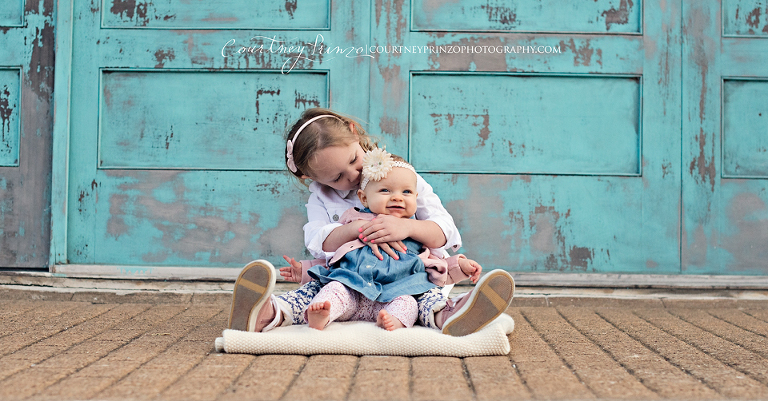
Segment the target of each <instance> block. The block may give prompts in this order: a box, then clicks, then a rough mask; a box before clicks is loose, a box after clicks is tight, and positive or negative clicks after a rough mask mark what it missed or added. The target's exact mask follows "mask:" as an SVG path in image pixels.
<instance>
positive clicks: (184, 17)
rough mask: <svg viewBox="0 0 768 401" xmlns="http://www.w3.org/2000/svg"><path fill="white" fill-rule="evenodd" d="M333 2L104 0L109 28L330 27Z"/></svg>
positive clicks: (288, 28) (103, 22)
mask: <svg viewBox="0 0 768 401" xmlns="http://www.w3.org/2000/svg"><path fill="white" fill-rule="evenodd" d="M330 8H331V4H330V1H313V0H289V1H280V2H277V1H268V2H264V1H262V2H250V1H242V0H218V1H215V2H211V1H206V0H191V1H178V0H152V1H142V0H138V1H137V0H102V10H104V11H105V12H104V13H102V16H103V17H102V24H103V27H105V28H153V29H156V28H167V29H259V30H261V29H279V30H297V29H312V30H327V29H329V28H330Z"/></svg>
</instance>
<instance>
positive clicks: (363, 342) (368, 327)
mask: <svg viewBox="0 0 768 401" xmlns="http://www.w3.org/2000/svg"><path fill="white" fill-rule="evenodd" d="M514 328H515V322H514V320H512V317H511V316H509V315H507V314H502V315H501V316H499V317H498V318H497V319H496V320H494V321H493V322H491V324H489V325H488V326H486V327H484V328H483V329H482V330H480V331H478V332H476V333H473V334H470V335H468V336H464V337H451V336H448V335H444V334H442V333H440V332H439V331H437V330H433V329H428V328H426V327H421V326H418V327H412V328H409V329H398V330H394V331H386V330H384V329H381V328H379V327H376V325H375V324H374V323H369V322H333V323H331V324H329V325H328V327H326V328H325V329H324V330H315V329H310V328H309V327H308V326H306V325H301V326H288V327H278V328H275V329H274V330H271V331H268V332H266V333H249V332H245V331H238V330H224V334H223V337H219V338H217V339H216V342H215V345H216V350H217V351H219V352H221V351H223V352H227V353H239V354H298V355H314V354H347V355H397V356H426V355H432V356H454V357H468V356H485V355H506V354H508V353H509V349H510V348H509V347H510V346H509V339H508V338H507V335H508V334H510V333H512V330H514Z"/></svg>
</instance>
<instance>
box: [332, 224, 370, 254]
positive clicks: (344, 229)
mask: <svg viewBox="0 0 768 401" xmlns="http://www.w3.org/2000/svg"><path fill="white" fill-rule="evenodd" d="M367 223H368V222H367V221H365V220H356V221H352V222H349V223H347V224H344V225H343V226H340V227H336V228H334V229H333V231H331V232H330V233H329V234H328V236H327V237H325V241H323V251H325V252H335V251H336V250H337V249H339V247H340V246H342V245H344V244H346V243H347V242H349V241H352V240H354V239H356V238H358V236H359V235H360V231H359V229H360V227H362V226H363V225H365V224H367Z"/></svg>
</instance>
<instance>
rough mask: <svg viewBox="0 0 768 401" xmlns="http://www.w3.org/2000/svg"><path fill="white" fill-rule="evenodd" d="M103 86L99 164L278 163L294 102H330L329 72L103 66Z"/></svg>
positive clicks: (265, 166)
mask: <svg viewBox="0 0 768 401" xmlns="http://www.w3.org/2000/svg"><path fill="white" fill-rule="evenodd" d="M201 87H202V88H208V91H207V93H206V94H204V95H202V94H201V93H200V88H201ZM101 93H102V99H101V112H100V122H101V124H100V127H99V132H100V138H99V144H100V146H99V154H100V158H99V167H100V168H122V169H145V168H152V169H227V170H280V169H282V168H283V166H284V165H285V158H284V157H283V156H282V152H283V149H284V148H285V139H284V132H285V130H286V126H287V125H288V124H289V123H290V122H291V121H292V120H293V119H295V118H296V110H297V108H296V105H297V104H298V105H300V106H305V105H306V106H315V107H317V106H320V105H326V104H328V99H327V97H328V79H327V74H325V73H303V72H300V71H296V72H294V73H291V75H290V77H286V76H285V75H284V74H281V73H280V72H274V71H272V72H270V71H266V72H261V71H251V72H218V73H211V72H208V71H196V72H192V71H168V72H165V71H163V72H151V71H105V72H103V74H102V89H101ZM147 93H154V96H147V95H146V94H147ZM224 105H226V106H224Z"/></svg>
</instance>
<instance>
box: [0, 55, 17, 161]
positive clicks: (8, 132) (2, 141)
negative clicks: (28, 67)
mask: <svg viewBox="0 0 768 401" xmlns="http://www.w3.org/2000/svg"><path fill="white" fill-rule="evenodd" d="M20 78H21V70H20V69H0V166H5V167H8V166H18V165H19V137H20V136H21V119H20V117H19V116H20V114H21V113H20V111H21V110H20V106H21V102H20V100H21V96H20V92H21V79H20Z"/></svg>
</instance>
